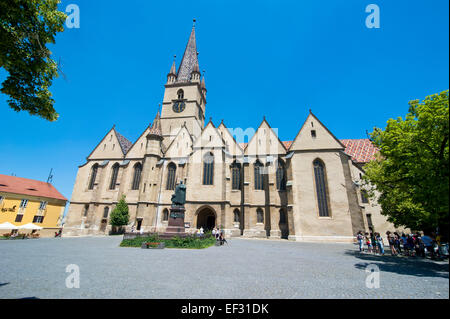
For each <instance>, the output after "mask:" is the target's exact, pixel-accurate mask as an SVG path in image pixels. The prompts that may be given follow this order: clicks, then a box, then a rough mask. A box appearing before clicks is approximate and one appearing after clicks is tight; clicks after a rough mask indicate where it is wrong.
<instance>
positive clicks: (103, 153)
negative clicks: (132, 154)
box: [87, 127, 128, 160]
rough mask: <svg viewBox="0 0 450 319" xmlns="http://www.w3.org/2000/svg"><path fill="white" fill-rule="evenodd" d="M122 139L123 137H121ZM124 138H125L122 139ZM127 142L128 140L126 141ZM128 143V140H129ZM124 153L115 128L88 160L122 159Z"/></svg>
mask: <svg viewBox="0 0 450 319" xmlns="http://www.w3.org/2000/svg"><path fill="white" fill-rule="evenodd" d="M121 137H122V136H121ZM122 138H123V137H122ZM125 140H126V139H125ZM127 141H128V140H127ZM123 157H124V153H123V150H122V146H121V143H120V141H119V138H118V136H117V134H116V130H115V129H114V127H113V128H112V129H111V130H110V131H109V132H108V133H107V134H106V135H105V137H103V139H102V140H101V142H100V143H99V144H98V145H97V146H96V147H95V149H94V150H93V151H92V153H91V154H90V155H89V156H88V157H87V159H90V160H93V159H104V158H107V159H122V158H123Z"/></svg>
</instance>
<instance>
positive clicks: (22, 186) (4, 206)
mask: <svg viewBox="0 0 450 319" xmlns="http://www.w3.org/2000/svg"><path fill="white" fill-rule="evenodd" d="M66 203H67V199H66V198H65V197H64V196H63V195H61V193H59V192H58V191H57V190H56V188H55V187H53V185H51V184H50V183H45V182H41V181H37V180H32V179H27V178H21V177H16V176H8V175H2V174H0V224H2V223H4V222H10V223H11V224H13V225H16V226H21V225H25V224H28V223H33V224H35V225H38V226H40V227H43V229H42V230H39V231H38V233H39V234H40V236H41V237H53V236H54V235H55V232H57V231H58V230H59V229H61V222H62V218H63V214H64V208H65V206H66ZM9 232H11V230H0V234H4V233H9ZM18 232H19V233H30V232H31V230H25V229H24V230H20V229H19V230H18Z"/></svg>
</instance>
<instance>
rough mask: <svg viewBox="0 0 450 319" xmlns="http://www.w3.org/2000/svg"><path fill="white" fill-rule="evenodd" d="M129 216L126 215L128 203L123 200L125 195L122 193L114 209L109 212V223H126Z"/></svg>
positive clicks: (116, 224) (119, 225) (118, 224)
mask: <svg viewBox="0 0 450 319" xmlns="http://www.w3.org/2000/svg"><path fill="white" fill-rule="evenodd" d="M129 219H130V216H129V215H128V204H127V202H126V201H125V195H122V197H121V198H120V200H119V202H118V203H117V205H116V207H114V210H113V211H112V212H111V216H110V218H109V223H110V225H112V226H116V227H121V226H125V225H127V224H128V221H129Z"/></svg>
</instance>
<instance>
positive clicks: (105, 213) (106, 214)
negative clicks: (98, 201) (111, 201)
mask: <svg viewBox="0 0 450 319" xmlns="http://www.w3.org/2000/svg"><path fill="white" fill-rule="evenodd" d="M108 214H109V207H105V208H104V209H103V218H108Z"/></svg>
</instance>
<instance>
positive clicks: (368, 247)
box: [365, 233, 372, 253]
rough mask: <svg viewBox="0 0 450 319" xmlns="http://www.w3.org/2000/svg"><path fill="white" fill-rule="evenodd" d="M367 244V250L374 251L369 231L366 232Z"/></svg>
mask: <svg viewBox="0 0 450 319" xmlns="http://www.w3.org/2000/svg"><path fill="white" fill-rule="evenodd" d="M365 238H366V245H367V252H368V253H371V252H372V240H371V239H370V236H369V233H366V236H365Z"/></svg>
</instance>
